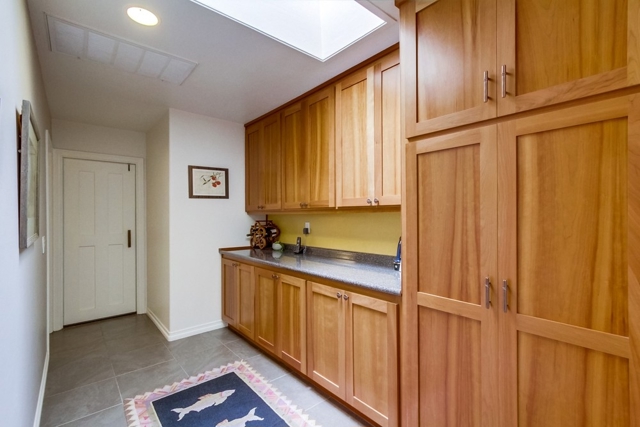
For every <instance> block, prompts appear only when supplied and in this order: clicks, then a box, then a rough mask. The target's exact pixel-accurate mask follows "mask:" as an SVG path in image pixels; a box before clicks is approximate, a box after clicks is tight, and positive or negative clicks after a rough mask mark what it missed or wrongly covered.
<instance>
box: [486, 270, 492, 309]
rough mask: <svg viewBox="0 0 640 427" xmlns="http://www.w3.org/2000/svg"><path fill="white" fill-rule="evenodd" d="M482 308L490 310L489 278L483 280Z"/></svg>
mask: <svg viewBox="0 0 640 427" xmlns="http://www.w3.org/2000/svg"><path fill="white" fill-rule="evenodd" d="M484 306H485V307H486V308H491V280H490V279H489V276H487V277H485V278H484Z"/></svg>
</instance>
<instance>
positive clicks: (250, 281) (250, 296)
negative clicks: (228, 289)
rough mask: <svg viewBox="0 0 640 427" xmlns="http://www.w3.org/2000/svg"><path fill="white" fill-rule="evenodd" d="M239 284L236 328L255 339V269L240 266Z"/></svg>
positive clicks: (238, 271) (243, 265)
mask: <svg viewBox="0 0 640 427" xmlns="http://www.w3.org/2000/svg"><path fill="white" fill-rule="evenodd" d="M236 274H237V283H238V322H237V324H236V327H237V328H238V330H239V331H240V332H242V333H243V334H244V335H246V336H247V337H249V338H251V339H254V337H255V282H254V278H253V267H251V266H250V265H245V264H239V265H238V267H237V270H236Z"/></svg>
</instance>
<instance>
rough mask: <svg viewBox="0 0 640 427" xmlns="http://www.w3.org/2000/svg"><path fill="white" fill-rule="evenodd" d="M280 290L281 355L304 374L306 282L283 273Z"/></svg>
mask: <svg viewBox="0 0 640 427" xmlns="http://www.w3.org/2000/svg"><path fill="white" fill-rule="evenodd" d="M278 292H279V293H278V315H279V316H280V319H279V321H280V327H279V328H278V332H279V334H280V339H279V342H280V357H281V358H282V360H284V361H285V362H286V363H287V364H289V365H290V366H292V367H293V368H295V369H297V370H298V371H300V372H302V373H303V374H304V373H306V372H307V345H306V341H307V340H306V337H307V331H306V325H307V319H306V306H307V304H306V282H305V280H304V279H300V278H299V277H292V276H287V275H284V274H282V275H280V284H279V288H278Z"/></svg>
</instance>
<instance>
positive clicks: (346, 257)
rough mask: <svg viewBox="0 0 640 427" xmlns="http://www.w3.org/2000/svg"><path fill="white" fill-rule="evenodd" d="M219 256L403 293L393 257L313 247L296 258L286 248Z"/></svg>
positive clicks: (231, 251)
mask: <svg viewBox="0 0 640 427" xmlns="http://www.w3.org/2000/svg"><path fill="white" fill-rule="evenodd" d="M220 253H221V254H223V255H224V254H228V255H234V256H236V257H239V258H245V259H247V261H252V262H257V263H260V264H264V265H265V266H274V267H279V268H284V269H286V270H291V271H294V272H296V271H297V272H302V273H306V274H311V275H313V276H318V277H322V278H325V279H330V280H336V281H339V282H344V283H348V284H350V285H355V286H359V287H362V288H366V289H371V290H374V291H378V292H384V293H387V294H391V295H400V294H401V293H402V285H401V281H400V276H401V274H400V272H398V271H395V270H394V269H393V259H394V257H392V256H386V255H375V254H365V253H360V252H348V251H336V250H331V249H322V248H312V247H307V248H306V251H305V253H304V254H301V255H296V254H294V253H293V250H292V245H286V247H285V250H284V252H276V251H273V250H271V249H263V250H260V249H240V250H220ZM274 255H275V256H274Z"/></svg>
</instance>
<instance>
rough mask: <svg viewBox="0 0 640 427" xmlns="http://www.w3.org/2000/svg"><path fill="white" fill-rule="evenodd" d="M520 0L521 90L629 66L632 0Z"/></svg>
mask: <svg viewBox="0 0 640 427" xmlns="http://www.w3.org/2000/svg"><path fill="white" fill-rule="evenodd" d="M515 3H516V12H515V16H516V35H515V42H516V86H517V88H516V94H517V95H521V94H526V93H530V92H534V91H537V90H541V89H546V88H549V87H552V86H555V85H559V84H562V83H567V82H571V81H575V80H579V79H582V78H585V77H590V76H594V75H597V74H601V73H605V72H607V71H612V70H615V69H617V68H622V67H625V66H626V65H627V0H616V1H611V0H564V1H523V0H518V1H516V2H515Z"/></svg>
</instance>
